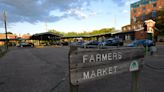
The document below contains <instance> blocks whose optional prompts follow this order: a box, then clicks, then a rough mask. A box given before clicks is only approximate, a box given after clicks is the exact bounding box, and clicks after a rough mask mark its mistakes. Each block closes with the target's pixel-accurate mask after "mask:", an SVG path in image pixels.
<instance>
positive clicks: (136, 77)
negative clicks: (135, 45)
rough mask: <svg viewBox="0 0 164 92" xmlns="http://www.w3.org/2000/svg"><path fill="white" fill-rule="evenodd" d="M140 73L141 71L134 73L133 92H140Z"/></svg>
mask: <svg viewBox="0 0 164 92" xmlns="http://www.w3.org/2000/svg"><path fill="white" fill-rule="evenodd" d="M139 73H140V71H133V72H132V92H139Z"/></svg>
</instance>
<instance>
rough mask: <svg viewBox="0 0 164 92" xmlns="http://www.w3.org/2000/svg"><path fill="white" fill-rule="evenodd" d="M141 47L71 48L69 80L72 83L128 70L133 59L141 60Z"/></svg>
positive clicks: (142, 52) (142, 51)
mask: <svg viewBox="0 0 164 92" xmlns="http://www.w3.org/2000/svg"><path fill="white" fill-rule="evenodd" d="M143 57H144V49H143V48H131V47H126V48H111V49H81V48H78V49H76V48H74V49H71V51H70V54H69V60H70V61H69V64H70V67H69V68H70V81H71V83H72V84H73V85H79V84H81V83H85V82H89V81H93V80H98V79H102V78H104V77H110V76H112V75H116V74H120V73H123V72H129V67H130V64H131V62H132V61H133V60H137V61H138V63H139V64H140V63H142V62H141V60H140V59H141V58H143Z"/></svg>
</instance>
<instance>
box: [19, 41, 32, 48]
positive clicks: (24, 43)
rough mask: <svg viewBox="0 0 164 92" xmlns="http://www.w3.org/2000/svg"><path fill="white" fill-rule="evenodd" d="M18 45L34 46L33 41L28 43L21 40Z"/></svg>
mask: <svg viewBox="0 0 164 92" xmlns="http://www.w3.org/2000/svg"><path fill="white" fill-rule="evenodd" d="M17 47H34V44H33V43H28V42H20V43H19V44H18V45H17Z"/></svg>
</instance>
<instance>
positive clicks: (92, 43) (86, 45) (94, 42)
mask: <svg viewBox="0 0 164 92" xmlns="http://www.w3.org/2000/svg"><path fill="white" fill-rule="evenodd" d="M99 45H100V42H98V41H96V40H93V41H89V42H85V43H83V44H82V45H81V47H87V48H92V47H96V46H99Z"/></svg>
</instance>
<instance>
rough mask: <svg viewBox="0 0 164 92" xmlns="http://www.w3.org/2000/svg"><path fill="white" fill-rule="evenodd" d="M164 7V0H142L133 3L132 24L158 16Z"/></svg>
mask: <svg viewBox="0 0 164 92" xmlns="http://www.w3.org/2000/svg"><path fill="white" fill-rule="evenodd" d="M163 7H164V1H163V0H140V1H138V2H135V3H133V4H131V6H130V8H131V11H130V12H131V17H130V19H131V24H136V23H143V22H144V21H145V20H148V19H152V20H155V19H156V18H157V12H158V11H159V10H160V9H162V8H163Z"/></svg>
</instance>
